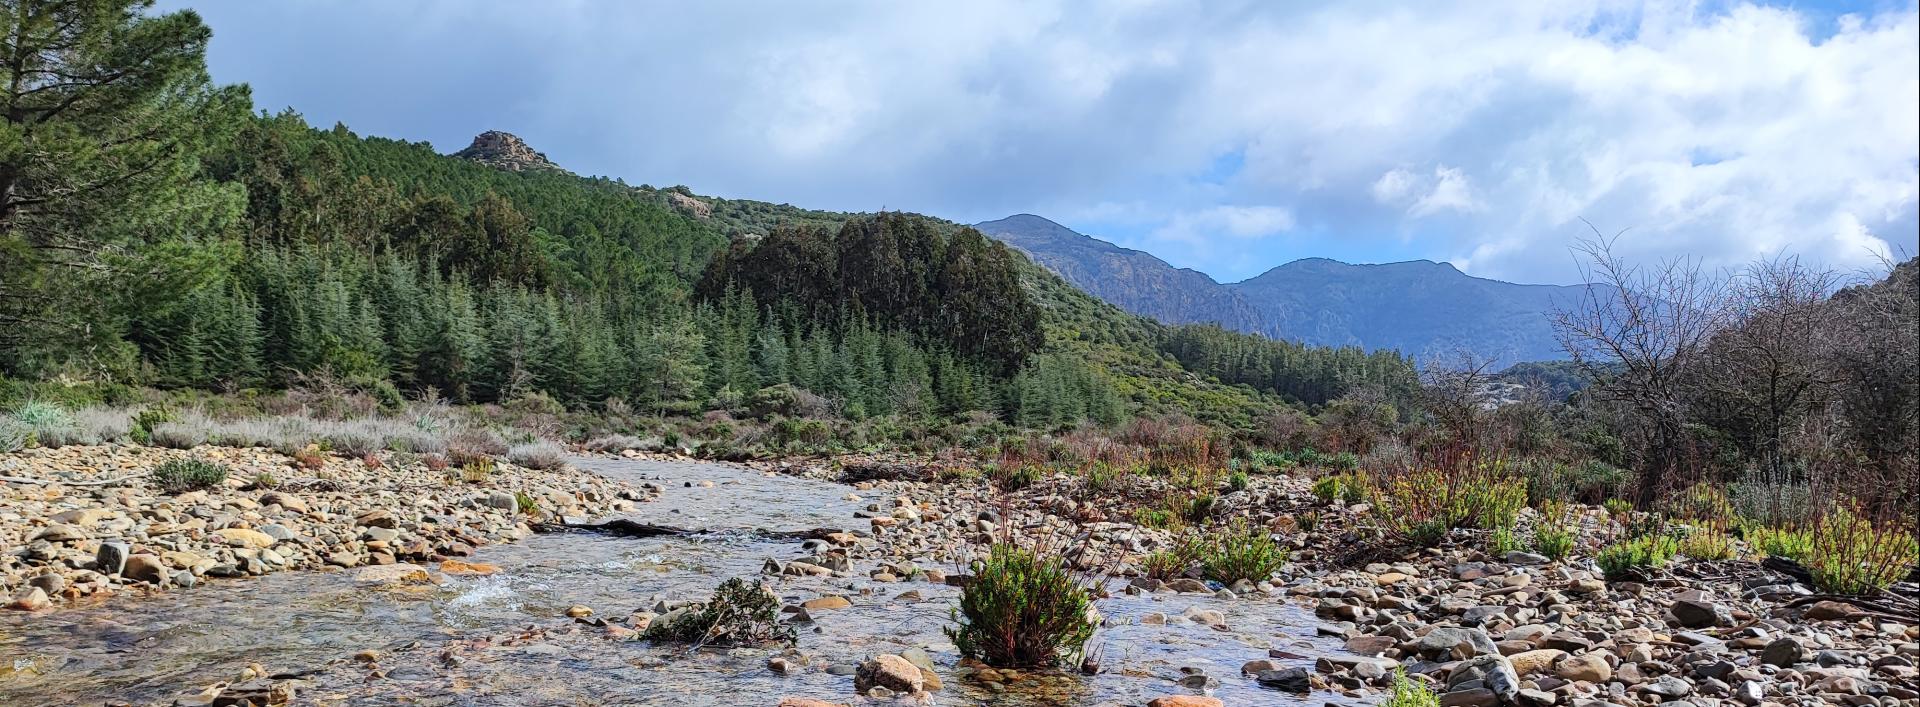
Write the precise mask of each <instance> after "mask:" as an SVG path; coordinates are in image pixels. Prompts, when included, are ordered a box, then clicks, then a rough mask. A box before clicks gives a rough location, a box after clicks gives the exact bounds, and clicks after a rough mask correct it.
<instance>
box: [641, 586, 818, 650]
mask: <svg viewBox="0 0 1920 707" xmlns="http://www.w3.org/2000/svg"><path fill="white" fill-rule="evenodd" d="M640 637H641V638H643V639H646V640H649V641H669V642H674V643H692V644H695V645H702V646H705V645H713V646H754V645H764V644H768V643H793V642H794V638H795V637H794V631H793V627H792V626H789V625H787V624H784V623H781V622H780V597H777V596H774V594H773V591H772V590H770V589H768V588H767V587H766V585H763V584H760V583H759V582H749V581H747V580H744V579H740V578H739V577H734V578H732V579H729V580H727V581H725V582H721V583H720V587H719V588H718V589H715V590H714V592H713V599H711V600H708V601H707V602H706V603H705V604H701V605H699V606H695V607H686V608H684V609H680V610H676V611H673V612H669V613H667V614H665V615H663V616H661V617H659V618H657V619H655V620H654V622H653V623H652V624H649V625H648V626H647V630H645V631H642V632H641V633H640Z"/></svg>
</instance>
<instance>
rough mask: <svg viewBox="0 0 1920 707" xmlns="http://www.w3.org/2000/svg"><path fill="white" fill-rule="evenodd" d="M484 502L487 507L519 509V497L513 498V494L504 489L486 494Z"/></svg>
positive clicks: (504, 509)
mask: <svg viewBox="0 0 1920 707" xmlns="http://www.w3.org/2000/svg"><path fill="white" fill-rule="evenodd" d="M486 504H487V507H489V508H497V509H500V510H503V511H517V510H520V499H518V498H514V497H513V494H510V493H507V492H505V491H495V492H493V493H490V494H487V498H486Z"/></svg>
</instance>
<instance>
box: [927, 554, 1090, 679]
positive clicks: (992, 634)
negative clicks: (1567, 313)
mask: <svg viewBox="0 0 1920 707" xmlns="http://www.w3.org/2000/svg"><path fill="white" fill-rule="evenodd" d="M971 569H972V575H973V579H972V581H969V582H967V584H966V586H965V587H963V588H962V589H961V590H960V606H959V607H958V608H956V609H954V611H953V619H954V624H955V625H953V626H950V627H948V628H946V629H944V631H945V632H946V634H947V637H948V638H950V639H952V640H953V643H954V645H955V646H957V647H958V648H959V649H960V654H961V655H963V656H966V657H968V658H973V659H976V660H980V661H984V662H985V663H987V664H988V665H992V666H995V667H1011V668H1032V667H1047V666H1052V665H1055V664H1058V663H1061V662H1077V660H1078V658H1079V657H1080V655H1081V654H1082V650H1083V649H1084V647H1085V646H1086V643H1087V641H1088V640H1089V639H1091V638H1093V631H1094V629H1095V628H1097V627H1098V626H1099V621H1098V619H1097V618H1096V617H1095V614H1094V613H1093V612H1092V608H1093V598H1092V596H1091V595H1090V594H1089V593H1088V592H1087V589H1086V587H1085V586H1084V585H1083V584H1082V583H1081V582H1080V580H1079V579H1078V578H1076V577H1075V576H1074V575H1073V573H1072V571H1070V570H1068V569H1067V566H1066V563H1065V562H1064V561H1062V560H1061V559H1060V558H1058V557H1054V556H1050V555H1046V556H1043V555H1040V554H1038V553H1035V552H1034V551H1033V550H1028V549H1026V548H1021V547H1017V546H1013V545H1005V544H1001V545H994V546H993V549H992V550H990V551H989V552H988V555H987V558H986V559H984V560H977V561H975V562H974V563H973V566H972V568H971Z"/></svg>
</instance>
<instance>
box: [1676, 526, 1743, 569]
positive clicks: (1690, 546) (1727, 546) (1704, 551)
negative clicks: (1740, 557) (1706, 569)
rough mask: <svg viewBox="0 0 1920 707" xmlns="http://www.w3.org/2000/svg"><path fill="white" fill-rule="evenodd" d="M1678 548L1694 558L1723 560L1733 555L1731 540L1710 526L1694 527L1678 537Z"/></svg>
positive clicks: (1682, 552) (1683, 553)
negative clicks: (1691, 530)
mask: <svg viewBox="0 0 1920 707" xmlns="http://www.w3.org/2000/svg"><path fill="white" fill-rule="evenodd" d="M1679 550H1680V554H1682V555H1685V556H1687V557H1689V558H1692V559H1695V560H1708V561H1713V560H1725V559H1729V558H1731V557H1733V540H1731V539H1729V538H1728V537H1727V535H1726V533H1722V532H1718V531H1716V530H1713V529H1711V528H1696V529H1694V531H1693V532H1691V533H1688V534H1687V536H1686V537H1683V538H1681V539H1680V544H1679Z"/></svg>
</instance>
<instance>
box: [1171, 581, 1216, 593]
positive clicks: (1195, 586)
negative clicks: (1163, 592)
mask: <svg viewBox="0 0 1920 707" xmlns="http://www.w3.org/2000/svg"><path fill="white" fill-rule="evenodd" d="M1167 588H1168V589H1171V590H1173V591H1176V592H1180V593H1182V594H1211V593H1213V589H1212V588H1209V587H1208V586H1207V583H1206V582H1202V581H1200V580H1197V579H1193V578H1190V577H1181V578H1179V579H1176V580H1173V581H1171V582H1168V583H1167Z"/></svg>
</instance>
